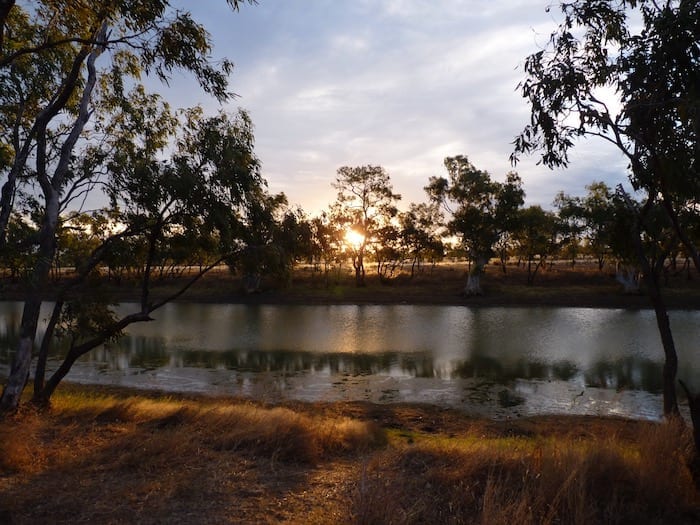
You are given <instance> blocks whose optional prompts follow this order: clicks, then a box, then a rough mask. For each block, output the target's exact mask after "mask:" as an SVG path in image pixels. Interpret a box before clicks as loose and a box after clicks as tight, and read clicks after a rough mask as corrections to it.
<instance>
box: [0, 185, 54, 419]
mask: <svg viewBox="0 0 700 525" xmlns="http://www.w3.org/2000/svg"><path fill="white" fill-rule="evenodd" d="M46 201H47V203H46V213H45V216H44V223H43V224H42V227H41V231H40V234H39V252H38V257H37V262H36V265H35V267H34V272H33V273H32V277H31V281H30V291H29V294H28V297H27V299H26V301H25V302H24V310H23V311H22V322H21V324H20V333H19V343H18V344H17V351H16V352H15V356H14V358H13V360H12V366H11V368H10V375H9V376H8V378H7V383H6V384H5V389H4V390H3V392H2V397H0V412H7V411H13V410H16V409H17V407H18V406H19V401H20V397H21V396H22V391H23V390H24V387H25V386H26V384H27V381H28V379H29V368H30V365H31V362H32V350H33V347H34V339H35V338H36V332H37V326H38V324H39V314H40V311H41V304H42V293H43V290H44V288H45V286H46V283H47V282H48V278H49V273H50V271H51V261H52V260H53V255H54V252H55V251H56V235H55V233H56V228H57V226H58V207H59V203H58V194H57V193H56V192H48V193H47V196H46Z"/></svg>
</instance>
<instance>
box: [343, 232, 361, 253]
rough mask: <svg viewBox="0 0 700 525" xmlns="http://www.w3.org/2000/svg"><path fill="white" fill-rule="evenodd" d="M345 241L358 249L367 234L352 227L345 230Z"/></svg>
mask: <svg viewBox="0 0 700 525" xmlns="http://www.w3.org/2000/svg"><path fill="white" fill-rule="evenodd" d="M345 242H347V243H348V244H349V245H350V247H351V248H353V249H355V250H357V249H358V248H360V246H362V243H364V242H365V236H364V235H363V234H362V233H360V232H358V231H357V230H353V229H352V228H351V229H349V230H348V231H346V232H345Z"/></svg>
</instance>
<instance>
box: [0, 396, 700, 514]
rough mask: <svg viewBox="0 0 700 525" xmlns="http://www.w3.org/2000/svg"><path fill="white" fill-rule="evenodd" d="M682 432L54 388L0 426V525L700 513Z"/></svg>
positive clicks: (428, 409)
mask: <svg viewBox="0 0 700 525" xmlns="http://www.w3.org/2000/svg"><path fill="white" fill-rule="evenodd" d="M689 439H690V436H689V435H688V433H687V430H681V429H679V428H678V427H674V426H673V425H670V424H665V423H663V424H660V423H653V422H648V421H633V420H625V419H615V418H596V417H539V418H524V419H518V420H513V421H492V420H488V419H478V418H473V417H469V416H467V415H465V414H463V413H460V412H457V411H452V410H445V409H439V408H436V407H433V406H423V405H375V404H371V403H362V402H353V403H314V404H307V403H286V404H280V405H275V406H271V405H263V404H259V403H254V402H251V401H244V400H237V399H232V398H214V397H207V396H184V395H167V396H166V395H164V394H162V393H157V392H142V391H133V390H127V389H119V388H114V387H93V386H79V385H70V384H67V385H63V386H62V387H61V388H60V389H59V391H58V392H57V394H56V397H55V399H54V404H53V407H52V409H51V410H50V411H49V412H47V413H43V414H36V413H33V412H30V411H25V412H23V413H20V414H18V415H17V416H14V417H12V418H10V419H7V420H5V421H0V521H1V522H3V523H6V522H7V523H15V524H24V523H134V522H138V523H141V524H151V523H153V524H155V523H182V524H198V523H307V524H308V523H310V524H313V523H319V524H320V523H447V522H449V523H513V524H519V523H615V522H619V523H650V522H658V523H662V522H663V523H670V522H673V523H696V522H697V521H698V520H699V519H700V494H699V493H698V492H697V491H696V489H695V488H694V486H693V484H692V480H691V478H690V474H689V472H688V469H687V467H686V461H687V458H688V453H689V450H690V449H689V445H690V441H689Z"/></svg>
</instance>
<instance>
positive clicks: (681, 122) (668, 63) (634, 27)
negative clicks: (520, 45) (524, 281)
mask: <svg viewBox="0 0 700 525" xmlns="http://www.w3.org/2000/svg"><path fill="white" fill-rule="evenodd" d="M560 8H561V12H562V16H563V20H562V22H561V24H560V25H559V27H558V28H557V29H556V30H555V31H554V32H553V33H552V35H551V37H550V39H549V42H548V44H547V45H546V46H545V48H544V49H541V50H539V51H537V52H536V53H534V54H532V55H530V56H529V57H528V58H527V59H526V61H525V79H524V80H523V82H522V83H521V84H520V88H521V91H522V95H523V96H524V97H525V98H526V99H527V100H528V101H529V103H530V106H531V118H530V124H528V125H527V126H526V127H525V128H524V130H523V132H522V133H521V134H520V135H519V136H518V137H516V139H515V142H514V146H515V151H514V153H513V156H512V160H513V161H517V159H518V156H519V155H520V154H523V153H533V152H540V154H541V160H542V162H543V163H544V164H545V165H547V166H549V167H563V166H567V165H568V164H569V156H568V154H569V151H570V150H571V148H572V147H573V146H574V144H575V142H576V140H577V139H578V138H581V137H586V136H593V137H598V138H600V139H602V140H603V141H606V142H608V143H609V144H611V145H612V146H614V147H615V148H617V150H618V151H619V152H620V153H621V154H622V155H623V156H624V158H625V159H626V160H627V162H628V166H629V178H630V181H631V183H632V185H633V187H634V188H635V189H636V190H640V191H642V192H643V193H644V200H643V202H642V203H641V205H639V206H636V205H634V203H633V202H632V201H631V199H630V198H629V195H628V194H627V192H626V191H625V190H623V189H622V188H621V187H620V188H618V194H619V196H620V198H621V199H622V200H623V201H624V202H626V203H627V206H628V209H629V211H630V212H631V213H633V216H634V221H633V222H632V224H631V229H630V230H631V232H632V237H633V239H634V241H635V246H636V248H635V250H636V253H637V256H638V260H639V263H640V265H641V266H642V273H643V275H644V280H645V284H646V288H647V290H648V293H649V297H650V299H651V303H652V305H653V307H654V310H655V313H656V320H657V325H658V328H659V333H660V336H661V340H662V344H663V348H664V353H665V358H666V359H665V365H664V413H665V414H676V413H677V412H678V404H677V399H676V389H675V381H676V374H677V368H678V359H677V354H676V348H675V344H674V341H673V337H672V333H671V327H670V323H669V318H668V313H667V309H666V306H665V303H664V300H663V298H662V295H661V290H660V287H659V280H658V273H657V271H656V270H657V269H656V268H655V267H654V266H651V265H649V261H648V259H647V257H646V256H645V254H644V247H643V237H642V232H643V231H644V229H645V227H649V226H647V224H648V223H649V222H651V215H652V210H653V209H654V208H655V205H656V204H657V203H658V204H660V205H661V206H662V208H663V209H664V210H665V213H666V214H667V216H668V221H669V223H670V224H671V225H672V226H673V230H674V232H675V235H676V236H677V237H678V238H679V239H680V240H681V241H682V242H683V244H684V246H685V247H686V249H687V250H688V252H689V254H690V255H691V256H692V258H693V260H694V262H695V265H696V267H697V268H698V269H700V257H699V256H698V250H697V247H696V245H695V243H694V242H693V239H692V237H691V236H690V235H689V234H688V230H687V229H686V227H685V225H684V224H683V223H682V222H681V221H682V220H683V214H684V213H686V212H688V211H692V210H695V212H696V210H697V204H698V202H699V201H700V174H699V173H698V169H699V167H700V158H699V157H700V155H699V154H700V140H699V139H700V137H699V136H698V135H699V134H700V75H698V71H700V46H698V42H699V41H700V24H698V20H699V19H700V3H698V2H696V1H695V0H667V1H664V2H657V1H655V0H574V1H571V2H562V3H561V4H560ZM606 90H607V92H608V93H609V92H613V93H614V94H615V98H616V99H617V100H614V99H613V100H610V99H607V100H606V97H605V96H604V93H605V92H606ZM699 405H700V403H699ZM699 417H700V416H699ZM697 430H698V429H697V427H696V431H697ZM696 436H697V437H698V439H699V441H698V444H699V445H700V433H697V434H696Z"/></svg>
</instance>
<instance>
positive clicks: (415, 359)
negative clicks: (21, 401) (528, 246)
mask: <svg viewBox="0 0 700 525" xmlns="http://www.w3.org/2000/svg"><path fill="white" fill-rule="evenodd" d="M17 326H18V325H17V323H13V322H9V321H8V322H6V323H5V324H3V325H1V326H0V364H3V365H7V364H9V362H10V359H11V349H12V348H13V344H12V343H13V341H16V338H17V336H18V329H17ZM170 344H171V343H166V341H165V339H164V338H155V337H144V336H125V337H123V338H122V339H121V340H120V341H119V342H118V343H116V344H114V345H108V346H105V347H103V348H99V349H96V350H95V351H94V352H92V353H90V354H87V355H86V356H84V357H83V358H81V362H84V363H89V364H91V365H92V366H94V367H95V368H97V369H100V370H126V369H134V368H136V369H142V370H154V369H157V368H161V367H167V366H170V367H175V368H205V369H227V370H232V371H237V372H242V373H253V374H254V373H269V372H273V373H281V374H298V373H304V372H328V373H330V374H332V375H338V374H347V375H353V376H365V375H380V374H388V373H391V372H395V371H398V372H401V373H402V374H404V375H406V376H409V377H420V378H452V379H456V378H467V379H468V378H480V379H487V380H489V381H493V382H497V383H501V384H507V383H509V382H513V381H515V380H518V379H525V380H560V381H570V380H571V379H573V378H574V377H575V376H576V375H577V374H579V373H580V372H581V371H580V370H579V367H578V366H577V365H576V364H575V363H573V362H571V361H557V362H554V363H545V362H541V361H534V360H533V361H529V360H526V359H520V360H516V361H512V362H509V361H502V360H499V359H496V358H494V357H489V356H485V355H478V356H473V357H472V358H471V359H467V360H459V361H452V362H449V363H448V364H446V365H443V366H442V368H440V367H438V366H437V365H436V362H435V360H434V358H433V357H432V355H431V354H430V352H416V353H403V352H382V353H376V354H367V353H364V354H363V353H323V354H321V353H315V352H304V351H287V350H276V351H255V350H240V349H233V350H228V351H222V352H218V351H208V350H173V349H169V348H168V346H169V345H170ZM59 354H60V349H57V350H56V351H55V353H54V356H58V355H59ZM661 368H662V365H661V364H660V363H655V362H653V361H651V360H649V359H643V358H638V357H628V358H625V359H620V360H617V361H614V362H605V361H599V362H597V363H595V364H594V365H593V366H591V367H590V368H588V369H586V370H584V371H583V376H584V380H585V384H586V386H588V387H599V388H615V389H618V390H622V389H629V390H646V391H648V392H654V393H658V392H660V391H661V388H662V383H661V378H662V373H661V372H662V370H661Z"/></svg>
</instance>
